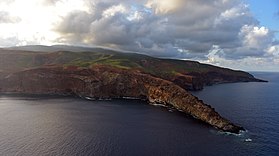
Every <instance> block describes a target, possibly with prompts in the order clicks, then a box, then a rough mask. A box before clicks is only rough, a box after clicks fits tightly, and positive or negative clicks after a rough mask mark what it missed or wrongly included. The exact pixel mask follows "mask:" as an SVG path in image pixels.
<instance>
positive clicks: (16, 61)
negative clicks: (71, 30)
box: [0, 47, 266, 133]
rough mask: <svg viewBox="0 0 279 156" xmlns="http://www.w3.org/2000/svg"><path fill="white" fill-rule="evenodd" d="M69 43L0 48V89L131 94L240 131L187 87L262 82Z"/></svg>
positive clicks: (113, 96)
mask: <svg viewBox="0 0 279 156" xmlns="http://www.w3.org/2000/svg"><path fill="white" fill-rule="evenodd" d="M49 48H50V49H51V48H53V47H49ZM68 48H69V47H68ZM68 48H66V49H65V48H64V49H63V48H60V49H59V48H58V49H55V48H54V49H55V50H47V49H48V48H47V47H44V48H43V49H44V50H29V49H24V48H15V49H13V48H11V49H0V94H39V95H41V94H47V95H49V94H50V95H73V96H78V97H82V98H87V99H96V100H98V99H118V98H135V99H140V100H145V101H147V102H148V103H151V104H163V105H165V106H167V107H173V108H175V109H177V110H179V111H181V112H184V113H186V114H188V115H191V116H192V117H194V118H196V119H197V120H201V121H203V122H204V123H207V124H210V125H212V126H213V127H215V128H217V129H219V130H222V131H225V132H231V133H239V132H240V131H241V130H244V128H243V127H241V126H239V125H236V124H234V123H232V122H231V121H230V120H228V119H226V118H224V117H222V116H221V115H220V114H219V113H218V112H216V111H215V109H214V108H212V107H211V106H210V105H208V104H205V103H204V102H203V101H202V100H199V99H198V98H197V97H195V96H193V95H192V94H191V93H190V92H189V91H193V90H201V89H203V87H204V86H206V85H213V84H219V83H234V82H266V81H263V80H260V79H257V78H255V77H254V76H253V75H251V74H249V73H247V72H243V71H235V70H231V69H227V68H221V67H217V66H213V65H208V64H202V63H199V62H195V61H188V60H187V61H186V60H175V59H164V58H155V57H151V56H147V55H142V54H137V53H124V52H118V51H115V50H109V49H102V48H87V49H86V48H85V49H82V50H77V48H73V49H75V50H69V49H68Z"/></svg>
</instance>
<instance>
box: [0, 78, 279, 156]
mask: <svg viewBox="0 0 279 156" xmlns="http://www.w3.org/2000/svg"><path fill="white" fill-rule="evenodd" d="M254 75H256V76H257V77H259V78H263V79H267V80H269V81H270V82H269V83H235V84H222V85H215V86H210V87H206V88H205V89H204V90H203V91H200V92H194V93H193V94H195V95H196V96H198V97H199V98H201V99H202V100H204V101H205V102H206V103H208V104H211V105H212V106H213V107H215V108H216V110H217V111H218V112H220V114H222V115H223V116H224V117H227V118H229V119H230V120H232V121H233V122H235V123H238V124H240V125H242V126H243V127H244V128H246V129H247V130H248V132H246V133H243V134H241V135H239V136H235V135H229V134H225V133H220V132H218V131H217V130H215V129H214V128H212V127H210V126H208V125H206V124H202V123H201V122H199V121H196V120H194V119H192V118H190V117H188V116H186V115H183V114H181V113H179V112H175V111H174V112H172V111H170V110H168V109H166V108H162V107H154V106H151V105H148V104H146V103H144V102H142V101H135V100H114V101H86V100H82V99H77V98H70V97H42V96H40V97H30V96H6V95H0V155H1V156H2V155H12V156H13V155H19V156H37V155H40V156H44V155H65V156H69V155H100V156H105V155H113V156H114V155H116V156H117V155H133V156H137V155H138V156H143V155H217V156H218V155H220V156H223V155H226V156H229V155H245V156H246V155H278V153H279V73H254ZM247 139H248V140H247Z"/></svg>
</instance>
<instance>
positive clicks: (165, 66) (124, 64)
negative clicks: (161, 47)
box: [0, 48, 258, 90]
mask: <svg viewBox="0 0 279 156" xmlns="http://www.w3.org/2000/svg"><path fill="white" fill-rule="evenodd" d="M53 66H63V67H64V68H94V66H108V67H112V68H120V69H126V70H136V71H139V72H142V73H147V74H151V75H154V76H156V77H160V78H163V79H166V80H171V81H173V82H175V83H177V84H179V85H180V86H182V87H183V88H185V89H193V90H198V89H201V88H202V86H203V85H210V84H214V83H225V82H239V81H245V82H246V81H258V79H255V78H254V77H253V76H252V75H251V74H249V73H247V72H243V71H234V70H231V69H226V68H220V67H216V66H212V65H207V64H202V63H199V62H195V61H184V60H174V59H161V58H154V57H151V56H147V55H142V54H136V53H123V52H117V51H113V50H106V49H100V48H94V49H92V50H90V51H83V52H72V51H71V52H70V51H56V52H34V51H26V50H25V51H23V50H8V49H1V50H0V72H2V73H11V72H17V71H21V70H28V69H32V68H41V67H53ZM180 83H183V84H180ZM193 84H194V85H193Z"/></svg>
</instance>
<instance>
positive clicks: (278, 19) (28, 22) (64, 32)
mask: <svg viewBox="0 0 279 156" xmlns="http://www.w3.org/2000/svg"><path fill="white" fill-rule="evenodd" d="M57 44H65V45H75V46H103V47H109V48H114V49H119V50H124V51H134V52H138V53H143V54H148V55H151V56H155V57H163V58H176V59H184V60H189V59H190V60H196V61H200V62H203V63H209V64H213V65H218V66H222V67H229V68H233V69H239V70H246V71H279V1H278V0H133V1H132V0H121V1H117V0H79V1H77V0H25V1H23V0H1V1H0V47H11V46H24V45H57Z"/></svg>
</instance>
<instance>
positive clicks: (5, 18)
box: [0, 11, 21, 23]
mask: <svg viewBox="0 0 279 156" xmlns="http://www.w3.org/2000/svg"><path fill="white" fill-rule="evenodd" d="M20 21H21V19H20V18H19V17H16V16H11V15H10V13H9V12H6V11H0V23H18V22H20Z"/></svg>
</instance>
